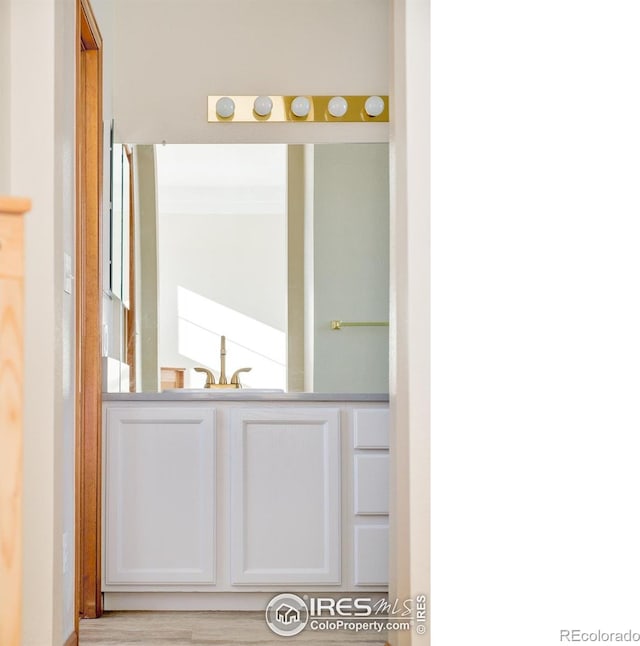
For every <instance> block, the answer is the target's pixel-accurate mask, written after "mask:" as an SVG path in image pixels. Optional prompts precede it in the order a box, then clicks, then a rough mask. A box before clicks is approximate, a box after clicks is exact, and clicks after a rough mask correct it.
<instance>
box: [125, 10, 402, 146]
mask: <svg viewBox="0 0 640 646" xmlns="http://www.w3.org/2000/svg"><path fill="white" fill-rule="evenodd" d="M115 6H116V21H115V35H116V41H115V42H116V48H115V72H116V73H115V75H114V81H115V84H114V114H115V117H116V129H117V136H118V140H119V141H123V142H132V143H160V142H162V141H164V140H166V141H167V142H169V143H198V142H200V143H204V142H219V143H223V142H239V141H256V142H258V141H262V142H272V143H282V142H285V143H306V142H313V141H362V140H364V141H386V139H387V136H388V134H387V133H388V126H387V124H379V123H378V124H363V123H356V124H306V123H305V124H301V123H296V124H277V123H270V124H264V123H258V124H239V123H235V124H227V123H223V124H220V123H216V124H209V123H207V113H206V109H207V96H208V95H215V94H239V95H252V94H274V95H291V94H294V95H295V94H363V95H364V94H383V95H384V94H388V93H389V92H388V88H389V80H388V60H389V0H305V1H303V2H301V1H300V0H270V1H269V2H263V1H262V0H234V1H233V2H229V1H228V0H189V1H188V2H175V1H174V0H116V2H115ZM265 126H267V127H265Z"/></svg>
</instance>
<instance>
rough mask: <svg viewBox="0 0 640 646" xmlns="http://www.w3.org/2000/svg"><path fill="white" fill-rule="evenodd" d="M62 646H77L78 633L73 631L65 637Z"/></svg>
mask: <svg viewBox="0 0 640 646" xmlns="http://www.w3.org/2000/svg"><path fill="white" fill-rule="evenodd" d="M64 646H78V633H77V632H76V631H75V630H74V631H73V632H72V633H71V634H70V635H69V637H67V641H66V642H65V643H64Z"/></svg>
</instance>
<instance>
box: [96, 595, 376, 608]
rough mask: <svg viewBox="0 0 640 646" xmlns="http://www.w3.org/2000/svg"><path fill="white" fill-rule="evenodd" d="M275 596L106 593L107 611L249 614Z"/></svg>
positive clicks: (105, 606) (265, 605)
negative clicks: (233, 611) (215, 611)
mask: <svg viewBox="0 0 640 646" xmlns="http://www.w3.org/2000/svg"><path fill="white" fill-rule="evenodd" d="M278 593H279V590H276V591H272V592H105V593H104V609H105V610H107V611H108V610H200V611H203V610H248V611H260V612H264V609H265V608H266V607H267V605H268V603H269V601H270V600H271V599H272V598H273V597H274V596H275V595H277V594H278ZM310 594H313V595H314V596H322V597H331V598H335V599H340V598H342V597H344V596H345V595H352V596H361V597H363V596H366V597H368V598H370V599H373V601H374V602H376V601H378V600H379V599H386V598H387V595H386V593H384V592H371V593H364V592H313V593H310Z"/></svg>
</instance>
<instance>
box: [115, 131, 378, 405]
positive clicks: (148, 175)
mask: <svg viewBox="0 0 640 646" xmlns="http://www.w3.org/2000/svg"><path fill="white" fill-rule="evenodd" d="M129 148H130V150H131V160H132V173H133V174H132V181H131V191H132V195H133V200H132V214H133V215H132V218H131V228H130V229H127V230H126V231H125V230H124V227H123V224H122V222H123V221H124V219H126V218H121V219H120V224H118V223H117V222H116V227H115V229H114V233H115V235H114V236H113V237H112V249H111V254H112V256H113V257H114V258H118V259H119V260H118V262H121V266H120V265H118V264H117V263H116V264H113V265H112V272H113V273H112V277H111V281H112V284H122V281H123V278H122V277H123V276H132V277H133V278H132V280H131V288H130V289H131V291H132V292H133V293H131V294H128V293H127V292H126V288H125V289H123V290H121V293H120V294H118V293H115V292H114V294H113V298H115V299H116V300H118V299H120V300H121V301H122V302H123V307H122V310H123V312H125V310H126V311H127V312H129V311H130V310H131V309H132V308H130V307H129V306H128V304H129V303H130V302H134V303H135V311H134V314H133V315H132V318H131V321H130V323H129V328H130V329H129V332H131V334H132V340H131V339H129V341H127V334H123V337H122V343H120V345H119V347H118V348H116V349H115V350H111V352H110V353H111V355H112V357H111V359H112V363H113V365H114V366H115V365H119V366H120V367H119V368H117V369H119V370H120V371H121V372H122V373H123V374H125V377H124V378H120V379H118V380H113V379H111V380H110V381H111V383H116V384H117V385H116V386H114V387H112V388H111V389H112V390H137V391H146V392H155V391H158V390H160V389H161V388H162V375H163V374H168V373H167V371H171V370H173V371H177V372H176V374H181V375H182V379H183V384H180V385H184V387H186V388H200V387H202V386H203V384H204V379H205V377H204V375H203V374H201V373H199V372H196V371H195V370H194V368H196V367H205V368H208V369H210V370H212V371H213V373H214V374H215V375H216V377H219V373H220V341H221V337H222V336H224V337H225V338H226V372H227V377H229V376H230V374H231V373H232V372H233V371H235V370H236V369H238V368H243V367H250V368H251V371H250V372H246V373H243V374H242V383H243V386H244V387H245V388H277V389H282V390H286V391H315V392H352V393H356V392H365V393H366V392H376V393H380V392H387V390H388V356H389V346H388V336H389V329H388V316H389V188H388V187H389V168H388V146H387V144H373V143H366V144H316V145H284V144H255V145H254V144H215V145H214V144H198V145H175V144H174V145H164V146H163V145H157V146H151V145H140V146H138V145H130V146H129ZM123 150H126V149H124V148H122V147H117V146H114V154H118V155H120V157H119V159H120V162H121V163H119V164H114V168H116V169H121V168H123V167H126V162H125V161H124V158H123V156H122V155H123V152H122V151H123ZM121 177H123V175H121ZM116 184H117V189H118V190H120V191H121V193H122V194H124V190H123V189H122V187H121V186H120V184H118V183H117V180H116ZM116 184H114V186H115V185H116ZM124 200H125V198H123V199H122V200H121V202H124ZM114 204H115V202H114ZM120 208H122V205H120ZM115 215H116V217H115V220H118V217H117V213H116V214H115ZM118 227H120V228H118ZM129 245H130V246H131V250H132V252H131V254H129V255H128V251H127V249H128V246H129ZM127 258H129V259H130V260H129V261H128V262H127ZM118 281H120V283H118ZM125 296H126V298H125ZM125 315H126V312H125ZM332 321H342V322H343V325H342V329H339V330H338V329H334V328H335V324H334V326H333V328H332ZM349 324H353V325H349ZM132 343H133V345H134V348H135V349H134V352H133V356H132V355H131V352H130V350H131V344H132ZM126 346H129V347H128V348H127V347H126ZM127 350H129V352H128V351H127ZM118 353H119V354H120V356H119V357H115V356H113V355H115V354H118ZM113 360H117V361H113ZM127 375H128V376H127Z"/></svg>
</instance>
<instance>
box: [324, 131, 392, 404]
mask: <svg viewBox="0 0 640 646" xmlns="http://www.w3.org/2000/svg"><path fill="white" fill-rule="evenodd" d="M314 148H315V155H314V156H315V159H314V180H315V186H314V207H313V247H314V251H313V261H314V271H313V276H314V278H313V283H314V307H313V310H314V316H313V319H314V320H313V325H314V348H313V353H314V370H313V372H314V375H313V390H314V391H316V392H365V393H366V392H387V391H388V388H389V328H387V327H352V328H344V329H343V330H340V331H336V330H332V329H331V326H330V321H332V320H333V319H340V320H344V321H388V320H389V148H388V146H387V144H344V145H335V144H332V145H316V146H314Z"/></svg>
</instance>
